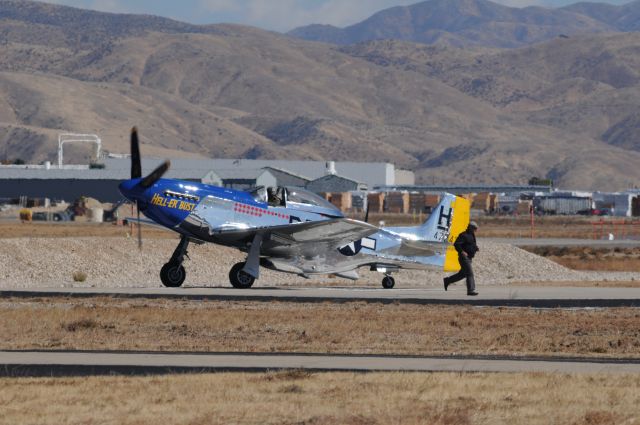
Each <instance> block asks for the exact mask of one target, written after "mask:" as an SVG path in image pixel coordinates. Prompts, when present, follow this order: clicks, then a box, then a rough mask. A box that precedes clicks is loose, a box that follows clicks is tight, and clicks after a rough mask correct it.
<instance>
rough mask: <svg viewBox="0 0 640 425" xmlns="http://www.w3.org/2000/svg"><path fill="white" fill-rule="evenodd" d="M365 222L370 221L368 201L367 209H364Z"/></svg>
mask: <svg viewBox="0 0 640 425" xmlns="http://www.w3.org/2000/svg"><path fill="white" fill-rule="evenodd" d="M364 222H365V223H368V222H369V203H367V209H366V210H364Z"/></svg>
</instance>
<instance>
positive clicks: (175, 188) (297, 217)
mask: <svg viewBox="0 0 640 425" xmlns="http://www.w3.org/2000/svg"><path fill="white" fill-rule="evenodd" d="M169 165H170V163H169V161H166V162H164V163H163V164H161V165H160V166H159V167H158V168H156V169H155V170H154V171H153V172H151V174H149V175H148V176H146V177H142V167H141V159H140V148H139V142H138V134H137V130H136V129H135V128H134V129H133V130H132V131H131V180H127V181H125V182H123V183H121V184H120V186H119V188H120V192H121V193H122V194H123V195H124V196H125V197H126V198H127V199H129V200H131V201H133V202H135V203H136V204H137V207H138V214H139V212H140V211H142V212H143V213H144V215H145V216H147V217H148V218H149V219H151V220H153V221H154V222H155V223H156V224H159V225H161V226H163V227H166V228H168V229H170V230H173V231H175V232H177V233H179V234H180V243H179V244H178V246H177V248H176V249H175V251H174V252H173V255H172V256H171V259H170V260H169V261H168V262H167V263H166V264H165V265H164V266H163V267H162V269H161V270H160V279H161V281H162V283H163V284H164V285H165V286H167V287H179V286H181V285H182V283H183V282H184V280H185V277H186V271H185V268H184V266H183V265H182V263H183V260H184V257H185V255H186V254H187V247H188V245H189V243H190V242H194V243H198V244H201V243H205V242H212V243H216V244H220V245H225V246H229V247H234V248H237V249H239V250H241V251H243V252H246V253H247V259H246V261H245V262H242V263H238V264H236V265H234V266H233V267H232V268H231V271H230V272H229V280H230V282H231V285H233V286H234V287H235V288H250V287H251V286H252V285H253V283H254V282H255V280H256V279H258V278H259V275H260V267H261V266H262V267H265V268H267V269H270V270H277V271H281V272H287V273H294V274H297V275H300V276H303V277H306V278H308V277H310V276H314V275H324V274H332V275H336V276H340V277H343V278H347V279H352V280H356V279H358V273H357V269H358V268H360V267H370V268H371V270H375V271H378V272H381V273H384V274H385V277H384V279H383V280H382V286H383V287H384V288H393V286H394V285H395V280H394V279H393V277H391V273H392V272H395V271H398V270H399V269H424V268H434V267H437V268H443V269H444V270H445V271H457V270H459V268H460V266H459V264H458V260H457V253H456V252H455V250H454V249H453V247H452V246H451V245H450V244H451V243H452V242H453V241H454V240H455V238H456V237H457V236H458V234H460V233H461V232H462V231H464V230H465V229H466V228H467V225H468V224H469V201H467V200H466V199H464V198H460V197H456V196H454V195H450V194H444V195H443V197H442V200H441V202H440V204H439V205H438V206H437V207H436V208H435V210H434V211H433V213H432V214H431V216H429V218H428V219H427V221H426V222H425V223H424V224H422V225H421V226H416V227H386V228H378V227H376V226H373V225H371V224H369V223H366V220H365V222H363V221H358V220H353V219H349V218H345V217H344V215H343V214H342V212H341V211H340V210H338V209H337V208H336V207H334V206H333V205H332V204H331V203H329V202H327V201H326V200H324V199H323V198H321V197H319V196H318V195H316V194H314V193H311V192H309V191H307V190H304V189H301V188H297V187H278V188H268V190H265V188H264V187H259V188H257V189H255V190H253V191H251V192H243V191H238V190H232V189H226V188H221V187H216V186H209V185H206V184H200V183H193V182H187V181H181V180H172V179H163V178H162V176H163V175H164V173H166V172H167V170H168V169H169ZM138 224H140V223H138ZM140 243H141V242H140Z"/></svg>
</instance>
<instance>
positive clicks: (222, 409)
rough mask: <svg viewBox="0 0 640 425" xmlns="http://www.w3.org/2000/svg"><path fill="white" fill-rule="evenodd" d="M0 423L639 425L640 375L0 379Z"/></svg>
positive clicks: (410, 374)
mask: <svg viewBox="0 0 640 425" xmlns="http://www.w3.org/2000/svg"><path fill="white" fill-rule="evenodd" d="M0 405H1V406H3V409H2V410H3V411H2V415H0V423H1V424H17V423H29V424H51V423H55V424H157V423H171V424H194V425H196V424H223V423H224V424H227V423H234V424H300V425H301V424H308V425H312V424H313V425H333V424H349V425H365V424H366V425H369V424H371V425H375V424H409V425H411V424H424V423H428V424H434V425H445V424H452V425H453V424H492V425H493V424H551V423H553V424H589V425H608V424H622V423H625V424H630V425H633V424H638V423H640V377H639V376H637V375H622V376H620V375H616V376H611V375H609V376H605V375H564V374H541V373H535V374H481V373H478V374H453V373H431V374H420V373H372V374H353V373H326V374H307V373H305V374H291V373H267V374H255V375H252V374H240V373H225V374H211V375H181V376H158V377H139V378H126V377H90V378H62V379H61V378H37V379H31V378H21V379H13V378H12V379H0Z"/></svg>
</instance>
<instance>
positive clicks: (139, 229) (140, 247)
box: [136, 202, 142, 249]
mask: <svg viewBox="0 0 640 425" xmlns="http://www.w3.org/2000/svg"><path fill="white" fill-rule="evenodd" d="M136 210H138V249H142V225H141V224H140V208H138V203H137V202H136Z"/></svg>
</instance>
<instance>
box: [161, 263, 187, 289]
mask: <svg viewBox="0 0 640 425" xmlns="http://www.w3.org/2000/svg"><path fill="white" fill-rule="evenodd" d="M186 277H187V272H186V271H185V269H184V266H183V265H182V264H175V263H171V262H169V263H167V264H165V265H164V266H162V269H160V280H161V281H162V284H163V285H164V286H166V287H167V288H178V287H180V286H182V284H183V283H184V280H185V278H186Z"/></svg>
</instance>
